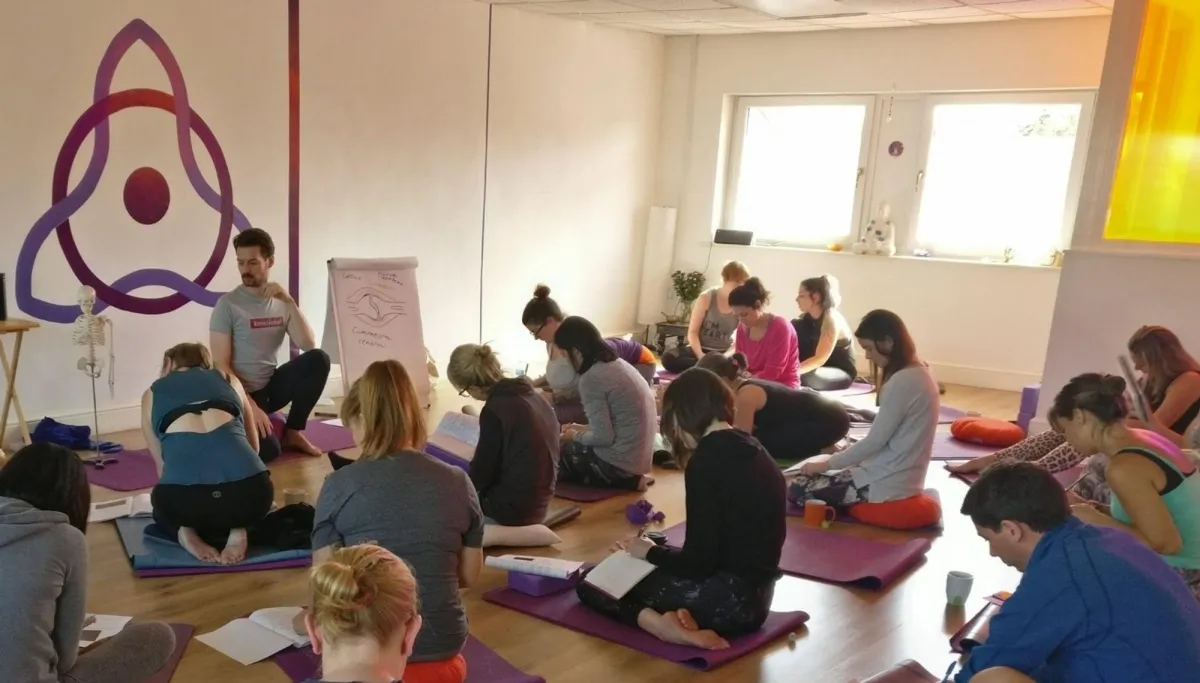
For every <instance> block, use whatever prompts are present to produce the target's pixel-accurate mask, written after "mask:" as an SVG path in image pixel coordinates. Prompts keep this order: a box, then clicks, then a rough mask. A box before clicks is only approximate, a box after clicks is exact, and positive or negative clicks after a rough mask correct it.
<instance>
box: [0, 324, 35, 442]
mask: <svg viewBox="0 0 1200 683" xmlns="http://www.w3.org/2000/svg"><path fill="white" fill-rule="evenodd" d="M15 334H16V335H17V341H16V343H14V344H13V356H12V364H11V365H10V364H9V362H8V352H7V351H5V349H4V343H3V342H2V341H0V365H3V367H4V376H5V378H7V382H6V388H5V392H4V409H3V411H0V444H3V443H4V434H5V432H7V431H8V411H9V408H10V407H13V408H16V409H17V420H18V421H19V427H20V430H21V437H22V438H24V439H25V443H26V444H31V443H33V437H32V436H31V435H30V434H29V423H28V422H26V421H25V411H24V410H22V409H21V397H20V396H18V395H17V368H18V366H19V365H20V362H21V342H22V341H24V339H25V333H24V332H17V333H15Z"/></svg>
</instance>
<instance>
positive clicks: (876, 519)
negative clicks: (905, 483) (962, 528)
mask: <svg viewBox="0 0 1200 683" xmlns="http://www.w3.org/2000/svg"><path fill="white" fill-rule="evenodd" d="M847 512H849V514H850V517H851V518H852V519H854V520H855V521H857V522H862V523H863V524H870V525H871V526H878V527H883V528H885V529H905V530H907V529H924V528H925V527H930V526H933V525H935V524H937V523H938V522H939V521H941V519H942V504H941V503H939V502H938V499H937V498H934V497H933V496H931V495H929V494H928V493H918V494H917V495H915V496H912V497H910V498H904V499H901V500H889V501H888V502H886V503H855V504H854V505H851V506H850V509H849V510H848V511H847Z"/></svg>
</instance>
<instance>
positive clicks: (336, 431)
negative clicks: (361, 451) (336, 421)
mask: <svg viewBox="0 0 1200 683" xmlns="http://www.w3.org/2000/svg"><path fill="white" fill-rule="evenodd" d="M282 424H283V423H282V422H281V423H279V425H280V426H279V427H278V428H277V429H276V436H279V433H280V432H282ZM304 435H305V436H307V437H308V440H309V442H310V443H312V445H314V446H316V447H317V448H318V449H319V450H320V451H321V452H322V453H328V452H329V451H344V450H346V449H347V448H354V447H355V446H356V445H358V444H356V443H354V435H353V434H352V433H351V432H350V430H349V429H347V428H345V427H341V426H339V425H331V424H328V423H326V422H321V421H319V420H309V421H308V424H307V425H306V426H305V427H304ZM307 457H309V456H308V454H306V453H298V452H296V451H289V450H287V449H286V448H285V449H284V451H283V452H282V453H280V454H279V457H278V458H276V459H275V461H274V462H284V461H287V460H295V459H299V458H307Z"/></svg>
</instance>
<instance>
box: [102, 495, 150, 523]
mask: <svg viewBox="0 0 1200 683" xmlns="http://www.w3.org/2000/svg"><path fill="white" fill-rule="evenodd" d="M153 512H154V506H153V505H151V503H150V494H149V493H139V494H137V495H136V496H130V497H128V498H118V499H116V500H110V501H106V502H104V503H92V509H91V511H90V512H89V513H88V523H93V524H94V523H96V522H111V521H112V520H114V519H120V518H121V517H149V516H150V515H151V514H152V513H153Z"/></svg>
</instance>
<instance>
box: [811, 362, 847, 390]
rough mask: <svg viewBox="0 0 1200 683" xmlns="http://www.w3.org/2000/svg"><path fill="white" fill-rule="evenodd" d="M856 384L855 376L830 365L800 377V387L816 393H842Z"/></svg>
mask: <svg viewBox="0 0 1200 683" xmlns="http://www.w3.org/2000/svg"><path fill="white" fill-rule="evenodd" d="M851 384H854V375H851V374H849V373H847V372H846V371H845V370H840V369H838V368H831V367H829V366H828V365H827V366H825V367H821V368H817V369H816V370H812V371H810V372H806V373H804V374H803V375H800V385H801V386H805V387H808V388H809V389H813V390H816V391H841V390H842V389H849V388H850V385H851Z"/></svg>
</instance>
